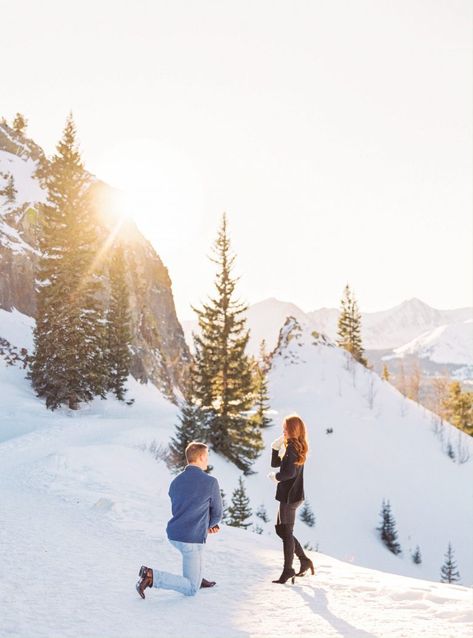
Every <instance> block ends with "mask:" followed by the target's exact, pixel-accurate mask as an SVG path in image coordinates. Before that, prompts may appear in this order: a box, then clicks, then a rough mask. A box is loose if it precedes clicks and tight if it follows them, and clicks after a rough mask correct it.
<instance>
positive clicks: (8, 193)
mask: <svg viewBox="0 0 473 638" xmlns="http://www.w3.org/2000/svg"><path fill="white" fill-rule="evenodd" d="M0 195H3V197H6V199H7V202H8V203H9V204H13V203H14V202H15V200H16V196H17V195H18V191H17V190H16V188H15V178H14V177H13V175H12V174H11V173H10V175H8V178H7V183H6V186H5V187H4V188H3V189H2V190H1V191H0Z"/></svg>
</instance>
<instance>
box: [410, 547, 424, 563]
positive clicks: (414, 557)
mask: <svg viewBox="0 0 473 638" xmlns="http://www.w3.org/2000/svg"><path fill="white" fill-rule="evenodd" d="M412 562H413V563H415V564H416V565H420V564H421V563H422V556H421V553H420V548H419V545H417V547H416V549H415V552H414V553H413V554H412Z"/></svg>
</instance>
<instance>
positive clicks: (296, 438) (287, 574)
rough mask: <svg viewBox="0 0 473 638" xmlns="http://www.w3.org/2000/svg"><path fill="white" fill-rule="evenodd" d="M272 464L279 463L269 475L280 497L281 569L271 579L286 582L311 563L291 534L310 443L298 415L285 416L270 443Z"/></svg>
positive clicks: (279, 534)
mask: <svg viewBox="0 0 473 638" xmlns="http://www.w3.org/2000/svg"><path fill="white" fill-rule="evenodd" d="M271 448H272V458H271V467H279V468H280V470H279V472H270V473H269V474H268V476H269V477H270V478H271V479H273V480H274V481H275V482H276V483H277V484H278V486H277V488H276V500H277V501H279V510H278V519H277V524H276V525H275V529H276V534H277V535H278V536H279V537H280V538H281V539H282V542H283V548H284V569H283V571H282V574H281V576H280V577H279V578H278V579H277V580H273V583H281V584H283V583H285V582H286V581H288V580H289V579H291V581H292V583H294V581H295V576H305V574H306V573H307V572H308V571H309V569H310V571H311V573H312V574H314V573H315V570H314V565H313V563H312V561H311V560H310V558H308V557H307V556H306V555H305V553H304V550H303V549H302V546H301V544H300V543H299V541H298V540H297V538H295V537H294V534H293V530H294V523H295V520H296V510H297V508H298V507H299V506H300V505H301V504H302V503H303V502H304V463H305V460H306V457H307V452H308V450H309V446H308V443H307V432H306V427H305V424H304V421H303V420H302V419H301V418H300V417H299V416H297V415H295V414H294V415H290V416H287V417H286V418H285V419H284V422H283V434H282V435H281V436H280V437H279V438H278V439H276V440H275V441H273V442H272V443H271ZM294 553H295V554H296V556H297V557H298V558H299V560H300V562H301V568H300V570H299V572H298V573H297V574H296V572H295V570H294V569H293V567H292V563H293V560H294Z"/></svg>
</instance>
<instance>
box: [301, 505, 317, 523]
mask: <svg viewBox="0 0 473 638" xmlns="http://www.w3.org/2000/svg"><path fill="white" fill-rule="evenodd" d="M299 518H300V519H301V521H302V522H303V523H305V524H306V525H308V526H309V527H314V526H315V520H316V519H315V515H314V512H313V511H312V509H311V507H310V505H309V503H308V501H306V502H305V503H304V506H303V508H302V509H301V513H300V514H299Z"/></svg>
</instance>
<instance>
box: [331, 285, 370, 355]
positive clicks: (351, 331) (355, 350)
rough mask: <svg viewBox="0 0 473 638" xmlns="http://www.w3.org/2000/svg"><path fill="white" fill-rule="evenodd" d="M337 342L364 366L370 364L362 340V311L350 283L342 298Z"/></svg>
mask: <svg viewBox="0 0 473 638" xmlns="http://www.w3.org/2000/svg"><path fill="white" fill-rule="evenodd" d="M337 343H338V345H339V346H340V347H341V348H344V349H345V350H347V351H348V352H350V353H351V355H352V356H353V357H354V359H356V361H358V362H359V363H361V364H363V365H364V366H367V365H368V362H367V360H366V359H365V357H364V350H363V345H362V342H361V313H360V311H359V310H358V304H357V302H356V299H355V297H354V295H353V293H352V291H351V290H350V286H349V285H348V284H347V285H346V286H345V290H344V293H343V297H342V300H341V309H340V315H339V318H338V339H337Z"/></svg>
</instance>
